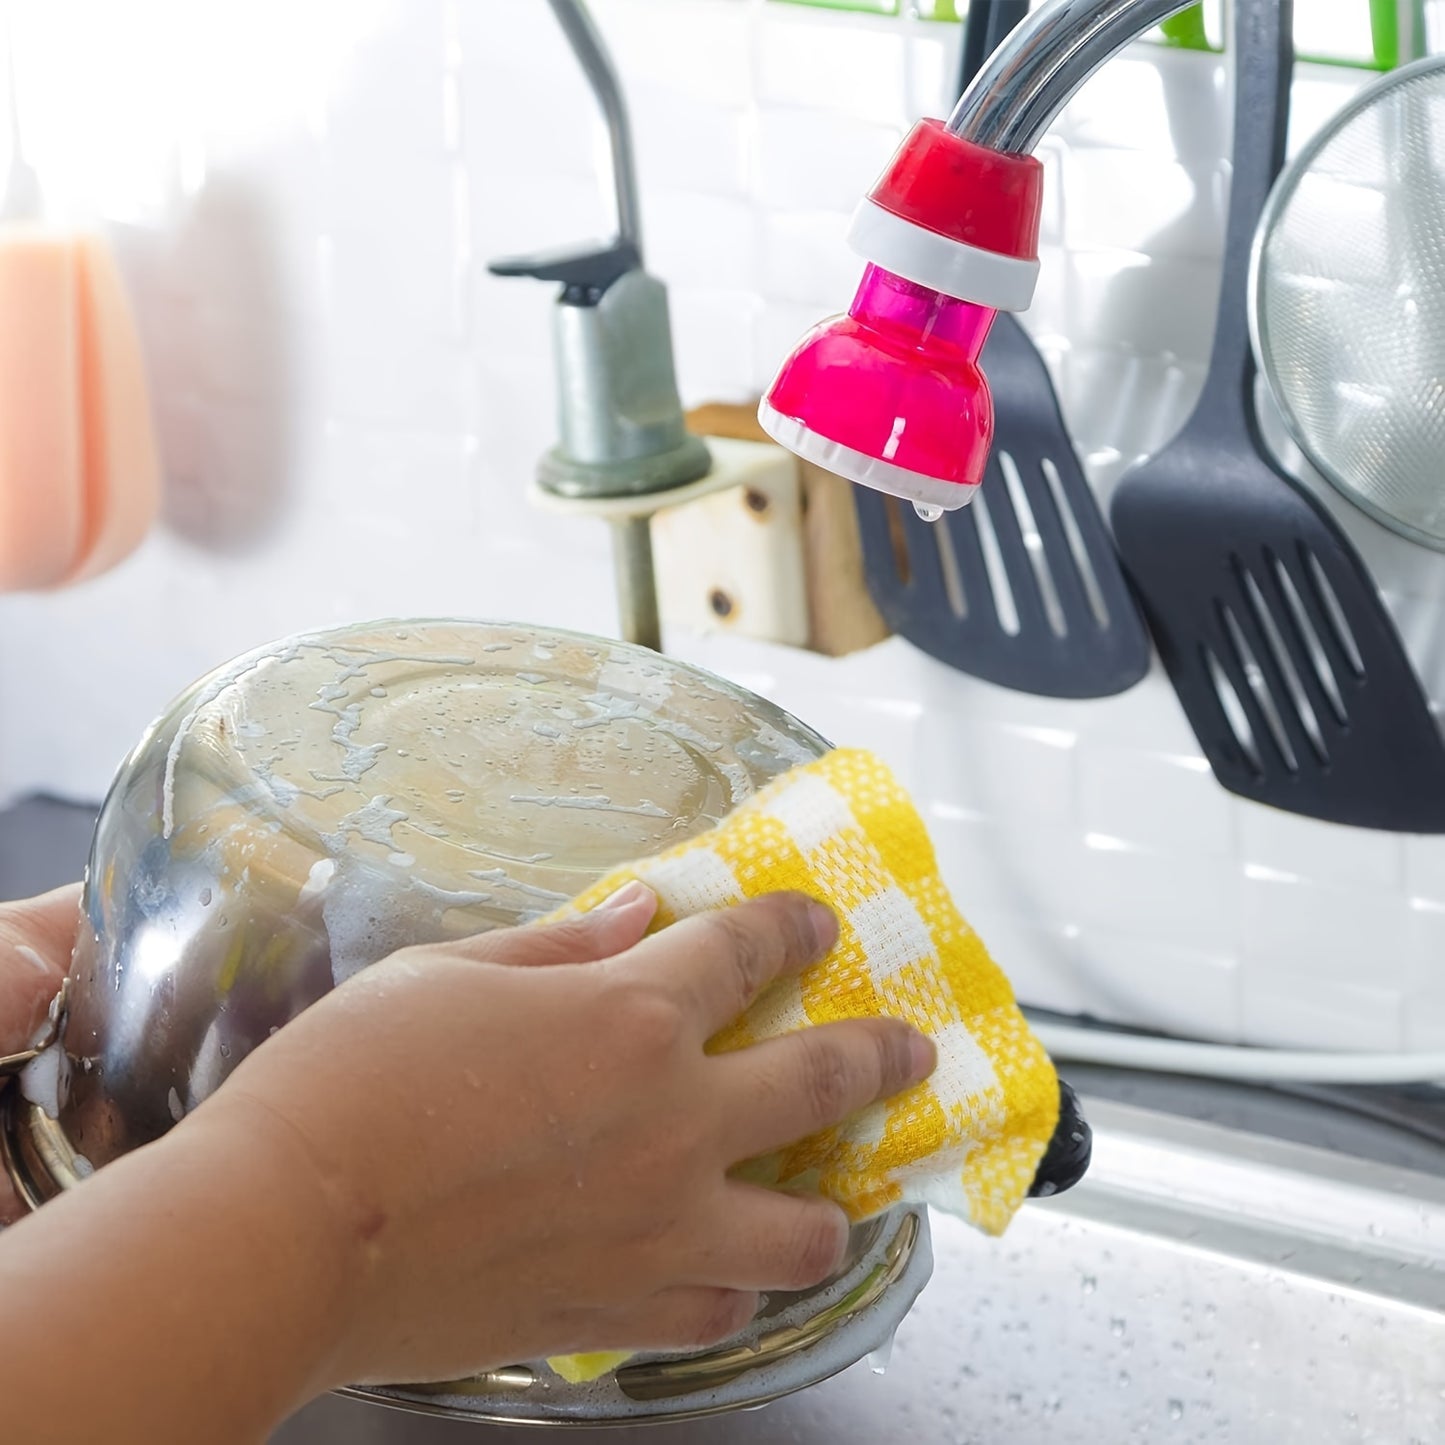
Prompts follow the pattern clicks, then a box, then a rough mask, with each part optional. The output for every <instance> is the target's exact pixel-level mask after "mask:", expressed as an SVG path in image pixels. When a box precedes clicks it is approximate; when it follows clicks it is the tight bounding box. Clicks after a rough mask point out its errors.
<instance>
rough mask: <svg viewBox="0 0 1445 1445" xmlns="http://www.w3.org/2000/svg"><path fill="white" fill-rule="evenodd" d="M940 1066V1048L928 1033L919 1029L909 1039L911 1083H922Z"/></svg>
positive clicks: (909, 1077)
mask: <svg viewBox="0 0 1445 1445" xmlns="http://www.w3.org/2000/svg"><path fill="white" fill-rule="evenodd" d="M937 1067H938V1049H937V1048H936V1047H935V1046H934V1043H933V1040H932V1039H931V1038H929V1037H928V1035H927V1034H921V1033H919V1032H918V1030H917V1029H914V1031H913V1037H912V1038H910V1039H909V1040H908V1079H909V1082H910V1083H914V1084H921V1083H922V1082H923V1081H924V1079H926V1078H927V1077H928V1076H929V1075H930V1074H931V1073H932V1072H933V1071H934V1069H936V1068H937Z"/></svg>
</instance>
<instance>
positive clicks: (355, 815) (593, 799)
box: [0, 621, 931, 1421]
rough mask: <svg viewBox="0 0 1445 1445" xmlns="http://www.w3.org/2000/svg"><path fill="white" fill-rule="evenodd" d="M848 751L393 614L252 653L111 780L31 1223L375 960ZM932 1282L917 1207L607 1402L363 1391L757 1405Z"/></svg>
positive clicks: (194, 697)
mask: <svg viewBox="0 0 1445 1445" xmlns="http://www.w3.org/2000/svg"><path fill="white" fill-rule="evenodd" d="M826 746H827V745H826V743H825V742H824V741H823V739H822V738H820V737H819V736H818V735H817V734H816V733H814V732H812V731H810V730H809V729H808V728H806V727H804V726H803V725H802V724H801V723H799V722H797V721H796V720H795V719H793V718H791V717H789V716H788V715H787V714H786V713H784V712H782V711H781V710H780V709H778V708H776V707H774V706H772V705H771V704H770V703H767V702H765V701H764V700H762V699H761V698H758V697H755V696H753V695H752V694H750V693H748V692H746V691H744V690H743V689H741V688H738V687H735V686H733V685H732V684H730V683H727V682H724V681H722V680H721V679H719V678H715V677H712V676H710V675H708V674H706V673H703V672H701V671H699V670H697V669H695V668H691V667H688V666H685V665H683V664H681V663H678V662H675V661H673V660H671V659H668V658H665V657H660V656H658V655H657V654H655V653H652V652H648V651H645V650H643V649H641V648H635V647H629V646H626V645H624V644H620V643H616V642H610V641H606V640H603V639H600V638H592V637H585V636H580V635H577V634H572V633H563V632H554V631H538V630H535V629H531V628H526V627H518V626H510V625H505V624H491V623H476V622H460V621H417V622H386V623H373V624H365V625H359V626H353V627H346V628H341V629H338V630H335V631H329V632H324V633H316V634H311V635H307V636H301V637H296V638H292V639H289V640H287V641H284V642H281V643H277V644H274V645H272V646H269V647H264V648H261V649H259V650H258V651H256V652H253V653H251V654H249V655H247V656H245V657H242V658H240V659H238V660H237V661H236V662H233V663H231V664H230V665H228V666H226V667H224V668H221V669H220V670H219V671H217V672H215V673H213V674H212V675H211V676H209V677H207V678H204V679H202V680H201V681H200V682H198V683H196V684H195V685H194V686H193V687H192V688H190V689H189V690H188V691H187V692H185V693H184V694H182V695H181V697H179V698H178V699H177V700H176V701H175V702H174V703H173V704H172V705H171V707H170V708H168V709H167V711H166V712H165V713H164V714H163V715H162V716H161V717H160V718H159V719H157V721H156V722H155V723H154V724H153V725H152V726H151V727H150V728H149V729H148V730H147V732H146V734H145V736H144V737H143V738H142V739H141V741H140V742H139V744H138V745H137V747H136V748H135V750H134V752H133V753H132V754H131V755H130V757H129V758H128V759H127V760H126V762H125V763H124V764H123V766H122V767H121V769H120V772H119V774H118V776H117V778H116V780H115V783H114V785H113V786H112V789H111V792H110V795H109V797H108V798H107V800H106V802H105V805H104V807H103V809H102V811H101V815H100V818H99V820H98V822H97V825H96V831H95V838H94V843H93V845H92V851H91V858H90V863H89V867H88V869H87V875H86V886H85V895H84V904H83V907H84V915H85V919H86V922H87V925H88V926H87V927H85V928H83V930H82V936H81V938H80V941H79V943H78V945H77V948H76V952H75V957H74V962H73V966H72V969H71V973H70V978H69V980H68V983H67V999H66V1016H65V1019H64V1022H63V1027H62V1031H61V1036H60V1040H59V1042H57V1043H56V1044H55V1045H53V1046H52V1047H51V1048H49V1049H47V1050H45V1051H44V1052H42V1053H41V1054H40V1056H39V1057H38V1058H37V1059H36V1060H35V1061H34V1062H33V1063H31V1064H30V1065H29V1066H28V1067H27V1068H26V1071H25V1073H24V1074H23V1075H22V1077H21V1084H22V1089H21V1090H16V1089H13V1088H12V1089H10V1090H8V1091H6V1094H5V1096H4V1104H5V1117H4V1120H3V1129H0V1152H3V1156H4V1162H5V1165H6V1167H7V1168H8V1170H9V1172H10V1173H11V1175H12V1177H13V1178H14V1180H15V1182H16V1184H17V1186H18V1188H19V1189H20V1191H21V1194H22V1196H23V1197H24V1198H26V1200H27V1201H28V1202H29V1203H30V1204H31V1205H32V1206H38V1205H39V1204H41V1203H43V1202H44V1201H45V1200H46V1199H48V1198H51V1197H53V1196H54V1195H55V1194H57V1193H58V1192H60V1191H61V1190H63V1189H65V1188H68V1187H70V1186H72V1185H74V1184H75V1183H76V1182H78V1181H79V1180H80V1179H82V1178H83V1177H84V1176H85V1175H87V1174H89V1173H90V1172H91V1171H92V1170H93V1169H96V1168H100V1167H102V1166H104V1165H105V1164H107V1163H109V1162H110V1161H111V1160H113V1159H115V1158H117V1157H118V1156H119V1155H121V1154H124V1153H126V1152H128V1151H129V1150H132V1149H135V1148H137V1147H139V1146H140V1145H143V1144H145V1143H147V1142H149V1141H150V1140H153V1139H156V1138H158V1137H159V1136H160V1135H162V1134H164V1133H165V1132H166V1130H168V1129H169V1128H171V1127H172V1125H173V1124H175V1123H176V1122H178V1121H179V1120H180V1119H182V1118H183V1117H184V1116H185V1115H186V1114H187V1113H188V1112H189V1111H190V1110H192V1109H194V1108H196V1107H197V1106H198V1105H199V1104H201V1103H202V1102H203V1101H204V1100H205V1099H206V1098H208V1097H209V1096H210V1095H211V1094H212V1093H214V1092H215V1090H216V1089H217V1087H219V1085H220V1084H221V1083H223V1082H224V1080H225V1079H226V1077H227V1076H228V1075H229V1074H230V1072H231V1070H232V1069H234V1068H235V1067H236V1065H237V1064H238V1063H239V1062H240V1061H241V1060H242V1059H243V1058H245V1057H246V1055H247V1054H248V1053H249V1052H250V1051H251V1050H252V1049H254V1048H256V1047H257V1046H258V1045H259V1044H261V1043H262V1042H264V1041H265V1039H266V1038H267V1037H268V1036H269V1035H270V1034H272V1033H274V1032H275V1031H276V1030H277V1029H278V1028H282V1027H284V1025H285V1024H286V1023H287V1022H288V1021H289V1020H290V1019H292V1018H294V1017H295V1016H296V1015H297V1014H298V1013H300V1012H301V1010H302V1009H304V1008H306V1007H307V1006H308V1005H310V1004H311V1003H314V1002H315V1001H316V1000H317V999H318V998H320V997H321V996H322V995H323V994H325V993H326V992H327V991H329V990H330V989H331V988H333V987H335V986H336V985H337V984H338V983H340V982H342V981H343V980H344V979H346V978H347V977H349V976H350V975H351V974H353V973H355V972H356V971H357V970H358V969H361V968H364V967H365V966H366V965H367V964H369V963H372V962H374V961H376V960H377V959H379V958H382V957H384V956H385V955H386V954H388V953H390V952H392V951H393V950H394V949H395V948H397V947H399V946H401V945H403V944H408V943H419V942H428V941H441V940H444V939H451V938H457V937H461V936H465V935H467V934H472V933H476V932H479V931H482V930H485V929H488V928H497V927H505V926H509V925H513V924H518V923H524V922H527V921H529V920H532V919H535V918H536V917H538V916H540V915H541V914H544V913H546V912H549V911H550V910H551V909H552V908H554V907H555V906H556V905H557V904H558V903H561V902H563V901H564V900H565V899H567V898H569V897H571V896H573V895H574V894H575V893H577V892H579V891H580V890H581V889H582V888H584V887H586V886H587V885H588V884H589V883H591V882H592V881H594V880H595V879H597V878H598V877H600V876H602V875H603V874H604V873H605V872H607V871H608V870H609V869H611V868H613V867H615V866H616V865H618V864H620V863H623V862H626V861H627V860H629V859H631V858H635V857H640V856H644V855H648V854H653V853H657V852H659V851H661V850H662V849H663V848H665V847H667V846H669V845H670V844H672V843H675V842H677V841H680V840H682V839H685V838H687V837H690V836H692V835H695V834H697V833H700V832H703V831H705V830H706V829H707V828H709V827H711V826H713V825H714V824H715V823H717V822H719V821H720V820H721V819H722V818H723V817H724V816H725V815H726V814H727V813H728V812H729V811H730V810H731V809H732V808H733V807H735V806H736V805H737V804H738V803H739V802H741V801H742V800H743V799H744V798H746V797H748V796H749V795H750V794H752V793H753V792H755V791H756V790H757V789H758V788H759V787H761V786H762V785H764V784H765V783H767V782H768V781H770V780H771V779H772V778H774V777H776V776H778V775H779V774H780V773H782V772H784V771H786V770H787V769H788V768H790V767H792V766H794V765H795V764H797V763H800V762H805V761H807V760H809V759H811V758H814V757H817V756H819V755H820V754H821V753H823V752H824V751H825V750H826ZM930 1268H931V1257H930V1251H929V1245H928V1224H927V1218H926V1214H925V1212H924V1211H923V1210H922V1209H911V1208H899V1209H896V1210H894V1211H892V1212H891V1213H890V1214H888V1215H885V1216H883V1217H882V1218H880V1219H877V1220H874V1221H871V1222H869V1223H868V1224H866V1225H862V1226H859V1227H858V1228H857V1229H855V1231H854V1236H853V1248H852V1250H851V1252H850V1258H849V1260H848V1262H847V1264H846V1266H845V1268H844V1270H843V1271H842V1273H841V1274H840V1275H839V1277H838V1278H836V1279H835V1280H833V1281H831V1282H829V1283H828V1284H827V1285H825V1286H823V1287H821V1288H820V1289H818V1290H813V1291H808V1292H806V1293H804V1294H801V1295H795V1296H787V1297H781V1296H779V1297H774V1298H773V1299H771V1300H769V1301H768V1304H767V1307H766V1309H765V1310H764V1312H763V1315H762V1316H761V1317H760V1318H759V1320H758V1321H756V1322H755V1323H754V1325H753V1326H752V1328H751V1329H750V1331H749V1332H748V1333H747V1335H746V1336H744V1337H743V1338H741V1339H740V1340H739V1341H736V1342H734V1343H733V1344H732V1345H731V1346H729V1347H726V1348H724V1349H721V1350H714V1351H709V1352H707V1353H705V1354H702V1355H695V1356H690V1357H686V1358H680V1359H659V1358H649V1357H639V1358H638V1359H636V1360H634V1361H631V1362H629V1364H628V1365H626V1366H625V1367H623V1369H621V1370H620V1371H618V1372H617V1373H616V1374H614V1375H612V1376H609V1377H607V1378H605V1379H604V1380H602V1381H599V1382H596V1383H595V1384H593V1385H589V1386H585V1387H576V1386H570V1385H567V1384H566V1383H565V1382H563V1381H562V1380H561V1379H560V1378H558V1377H557V1376H555V1375H554V1374H553V1373H552V1372H551V1371H549V1370H548V1369H547V1368H546V1367H545V1366H544V1365H541V1364H532V1365H520V1366H517V1367H515V1368H512V1369H509V1370H502V1371H494V1372H492V1373H490V1374H488V1375H487V1376H485V1377H482V1378H480V1379H477V1380H471V1381H459V1382H453V1383H452V1384H450V1385H447V1386H443V1387H435V1386H428V1387H426V1388H425V1389H421V1388H410V1387H405V1386H398V1387H396V1388H394V1389H377V1390H368V1391H365V1392H362V1393H366V1394H368V1395H371V1396H373V1397H377V1398H382V1399H386V1400H388V1401H389V1402H391V1403H405V1404H410V1405H412V1406H414V1407H417V1408H422V1409H429V1410H441V1411H443V1412H445V1413H452V1414H458V1415H467V1416H473V1417H481V1418H487V1419H512V1420H517V1419H521V1420H563V1419H570V1420H579V1421H587V1420H592V1421H596V1420H598V1419H606V1418H612V1417H622V1416H625V1417H636V1416H638V1415H651V1416H658V1417H673V1418H675V1417H677V1416H682V1415H692V1414H699V1413H709V1412H712V1411H717V1410H724V1409H730V1408H735V1407H738V1406H742V1405H748V1404H756V1403H759V1402H760V1401H762V1400H766V1399H771V1398H774V1397H776V1396H778V1395H780V1394H784V1393H788V1392H789V1391H791V1390H795V1389H798V1388H800V1387H801V1386H804V1385H807V1384H809V1383H812V1382H813V1381H816V1380H819V1379H822V1378H825V1377H826V1376H827V1375H830V1374H833V1373H835V1372H836V1371H838V1370H840V1369H842V1368H844V1367H846V1366H847V1365H849V1364H851V1363H853V1362H854V1361H856V1360H858V1359H860V1358H862V1357H863V1356H864V1355H865V1354H867V1353H868V1352H869V1351H871V1350H873V1349H875V1348H877V1347H878V1346H879V1345H881V1344H882V1343H883V1342H884V1341H886V1340H887V1339H888V1338H889V1337H890V1336H891V1334H892V1332H893V1330H894V1329H895V1328H896V1327H897V1324H898V1322H899V1321H900V1320H901V1319H902V1318H903V1316H904V1314H905V1313H906V1312H907V1310H908V1307H909V1305H911V1303H912V1302H913V1300H914V1298H915V1297H916V1296H917V1294H918V1292H919V1291H920V1290H921V1289H922V1287H923V1285H924V1283H925V1282H926V1280H927V1278H928V1274H929V1271H930Z"/></svg>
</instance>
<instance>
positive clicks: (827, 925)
mask: <svg viewBox="0 0 1445 1445" xmlns="http://www.w3.org/2000/svg"><path fill="white" fill-rule="evenodd" d="M808 919H809V921H810V922H811V923H812V925H813V937H814V939H815V940H816V942H817V945H818V952H819V953H827V952H829V951H830V950H831V949H832V947H833V945H834V944H835V943H837V941H838V920H837V918H836V917H835V916H834V913H833V910H832V909H831V908H828V907H825V906H824V905H823V904H821V903H810V904H809V905H808Z"/></svg>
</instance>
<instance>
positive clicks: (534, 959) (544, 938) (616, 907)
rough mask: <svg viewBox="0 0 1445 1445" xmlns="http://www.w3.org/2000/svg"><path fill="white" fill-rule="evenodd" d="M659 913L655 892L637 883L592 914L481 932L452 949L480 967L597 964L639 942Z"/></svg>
mask: <svg viewBox="0 0 1445 1445" xmlns="http://www.w3.org/2000/svg"><path fill="white" fill-rule="evenodd" d="M656 912H657V894H655V893H654V892H653V891H652V889H650V888H649V887H648V886H647V885H646V884H645V883H640V882H637V881H635V880H634V881H633V882H631V883H627V884H624V885H623V886H622V887H621V888H619V889H618V890H617V892H616V893H614V894H613V895H612V896H611V897H610V898H608V899H606V900H604V901H603V902H602V903H600V904H598V906H597V907H596V908H594V909H593V910H592V911H591V912H590V913H582V914H579V915H578V916H577V917H576V918H564V919H561V920H560V921H559V922H557V923H534V924H532V925H530V926H529V927H526V928H505V929H498V930H496V931H495V932H492V933H480V934H477V935H476V936H475V937H473V938H464V939H462V940H461V941H460V942H459V943H454V944H450V945H449V947H450V948H451V949H452V950H453V951H455V952H457V953H460V954H461V955H462V956H463V957H464V958H468V959H472V960H473V961H475V962H477V963H502V964H509V965H511V966H513V967H516V968H547V967H550V966H551V965H553V964H566V963H597V962H598V961H599V960H601V959H604V958H612V957H613V956H614V955H616V954H619V953H625V952H626V951H627V950H628V949H629V948H631V947H633V946H634V945H635V944H637V943H640V942H641V941H642V937H643V935H644V934H645V933H646V932H647V926H648V924H650V923H651V922H652V919H653V915H654V914H655V913H656Z"/></svg>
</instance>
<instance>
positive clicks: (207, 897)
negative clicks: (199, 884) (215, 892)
mask: <svg viewBox="0 0 1445 1445" xmlns="http://www.w3.org/2000/svg"><path fill="white" fill-rule="evenodd" d="M210 906H211V890H210V889H209V888H202V889H201V907H202V908H209V907H210Z"/></svg>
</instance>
